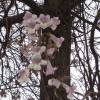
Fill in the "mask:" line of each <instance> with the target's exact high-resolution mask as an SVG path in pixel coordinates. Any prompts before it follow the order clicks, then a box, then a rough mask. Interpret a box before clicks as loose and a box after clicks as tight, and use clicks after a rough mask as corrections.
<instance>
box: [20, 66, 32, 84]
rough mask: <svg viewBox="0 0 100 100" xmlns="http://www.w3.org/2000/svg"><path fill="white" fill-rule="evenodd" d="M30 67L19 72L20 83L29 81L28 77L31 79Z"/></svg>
mask: <svg viewBox="0 0 100 100" xmlns="http://www.w3.org/2000/svg"><path fill="white" fill-rule="evenodd" d="M29 75H30V73H29V69H28V68H25V69H22V70H20V71H19V72H18V82H19V83H20V84H22V83H24V82H27V81H28V79H29Z"/></svg>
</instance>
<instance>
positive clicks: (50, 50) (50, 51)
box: [47, 48, 55, 56]
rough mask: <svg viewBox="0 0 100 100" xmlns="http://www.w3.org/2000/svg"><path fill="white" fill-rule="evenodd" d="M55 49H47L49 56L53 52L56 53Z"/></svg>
mask: <svg viewBox="0 0 100 100" xmlns="http://www.w3.org/2000/svg"><path fill="white" fill-rule="evenodd" d="M54 51H55V48H50V49H47V55H48V56H52V55H53V53H54Z"/></svg>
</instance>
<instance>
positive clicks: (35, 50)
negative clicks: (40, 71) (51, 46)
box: [32, 46, 46, 54]
mask: <svg viewBox="0 0 100 100" xmlns="http://www.w3.org/2000/svg"><path fill="white" fill-rule="evenodd" d="M45 50H46V47H45V46H41V47H40V46H37V47H33V48H32V51H33V52H34V53H40V54H41V53H43V52H45Z"/></svg>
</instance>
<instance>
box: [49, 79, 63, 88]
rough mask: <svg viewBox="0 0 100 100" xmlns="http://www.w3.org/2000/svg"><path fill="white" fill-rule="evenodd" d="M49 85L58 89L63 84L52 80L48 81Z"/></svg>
mask: <svg viewBox="0 0 100 100" xmlns="http://www.w3.org/2000/svg"><path fill="white" fill-rule="evenodd" d="M48 85H49V86H55V87H56V88H59V86H60V85H61V82H60V81H59V80H57V79H55V78H52V79H49V80H48Z"/></svg>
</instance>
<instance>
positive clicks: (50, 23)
mask: <svg viewBox="0 0 100 100" xmlns="http://www.w3.org/2000/svg"><path fill="white" fill-rule="evenodd" d="M22 24H23V26H24V28H25V30H26V33H25V35H26V37H28V38H27V40H28V41H30V40H31V41H30V42H29V43H28V42H27V44H24V45H23V46H22V47H21V48H20V51H21V53H22V54H23V55H24V56H25V57H26V58H27V59H28V61H29V65H28V66H27V67H26V68H25V69H22V70H21V71H20V72H18V76H19V77H18V82H19V83H20V84H22V83H24V82H27V81H28V80H29V75H30V74H29V72H30V70H35V71H42V72H43V73H44V74H45V76H49V75H54V74H55V71H56V70H58V68H57V67H54V66H52V63H51V62H50V60H49V59H50V57H52V56H53V54H54V52H55V51H56V50H57V49H59V48H60V47H61V45H62V43H63V41H64V38H63V37H60V38H58V37H56V36H55V35H54V34H52V33H50V34H49V39H48V42H47V45H46V46H44V45H35V46H34V45H33V41H37V42H38V41H40V37H39V36H40V31H41V32H42V30H43V29H46V28H48V27H49V28H51V29H52V30H55V29H56V28H57V26H58V25H59V24H60V20H59V18H58V17H53V18H50V15H44V14H40V16H39V17H38V16H37V15H35V14H32V13H30V12H28V11H27V12H26V13H25V16H24V17H23V23H22ZM42 34H43V33H42ZM49 42H50V43H53V46H52V45H51V44H50V43H49ZM43 53H45V55H46V59H43V58H42V54H43ZM42 66H46V68H45V70H41V69H42ZM48 85H49V86H55V87H56V88H59V86H60V85H62V86H63V88H65V90H66V92H67V93H68V95H67V97H68V98H69V99H70V98H71V96H72V94H73V93H74V89H75V88H74V87H69V86H68V85H66V84H64V83H62V82H60V81H59V80H57V79H55V78H52V79H49V80H48Z"/></svg>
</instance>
